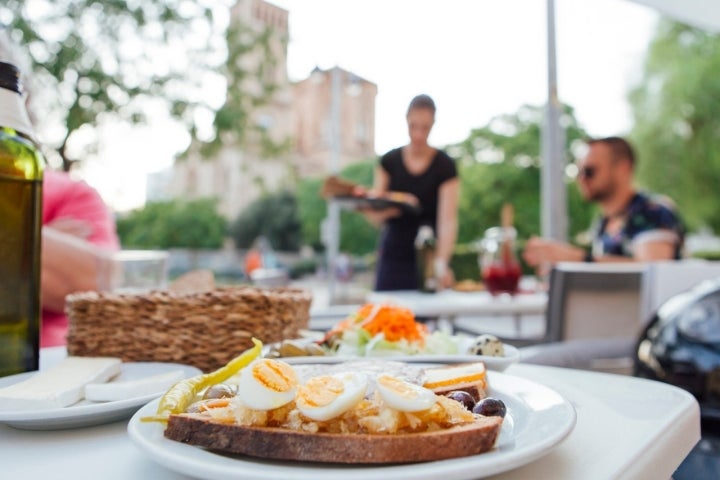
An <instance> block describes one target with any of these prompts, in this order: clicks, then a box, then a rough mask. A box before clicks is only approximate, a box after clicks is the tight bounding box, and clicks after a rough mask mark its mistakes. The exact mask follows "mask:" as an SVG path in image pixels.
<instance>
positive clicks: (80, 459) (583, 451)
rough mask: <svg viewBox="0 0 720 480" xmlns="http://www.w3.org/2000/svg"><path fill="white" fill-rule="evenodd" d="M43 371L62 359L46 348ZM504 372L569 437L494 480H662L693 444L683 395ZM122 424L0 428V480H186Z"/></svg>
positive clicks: (624, 383)
mask: <svg viewBox="0 0 720 480" xmlns="http://www.w3.org/2000/svg"><path fill="white" fill-rule="evenodd" d="M48 350H49V351H50V352H49V353H50V354H51V358H50V360H48V355H47V353H48V352H47V351H45V352H44V353H46V355H44V357H43V362H42V364H41V366H42V367H47V365H49V364H50V363H51V361H56V360H57V359H58V358H62V355H63V354H64V352H61V351H59V350H57V349H48ZM505 373H507V374H509V375H516V376H519V377H523V378H527V379H529V380H533V381H536V382H538V383H541V384H544V385H547V386H549V387H551V388H553V389H555V390H556V391H558V392H559V393H560V394H561V395H563V396H564V397H565V398H566V399H567V400H568V401H570V402H571V403H572V404H573V406H574V407H575V409H576V410H577V424H576V426H575V429H574V430H573V432H572V433H571V434H570V436H569V437H568V438H567V439H566V440H565V441H564V442H563V443H562V444H560V445H559V446H558V447H557V448H555V449H554V450H553V451H551V452H550V453H549V454H548V455H546V456H544V457H541V458H540V459H538V460H536V461H534V462H532V463H530V464H528V465H526V466H524V467H520V468H518V469H515V470H511V471H509V472H506V473H503V474H500V475H496V476H493V477H491V478H492V479H495V480H521V479H528V478H542V479H546V478H547V479H550V478H551V479H553V480H575V479H579V478H582V479H583V480H594V479H598V480H600V479H602V480H605V479H628V480H629V479H632V480H643V479H647V480H658V479H668V478H670V476H671V475H672V473H673V472H674V471H675V469H676V468H677V466H678V465H679V464H680V462H681V461H682V460H683V459H684V458H685V456H686V455H687V453H688V452H689V451H690V450H691V448H692V447H693V446H694V445H695V443H696V442H697V441H698V440H699V439H700V411H699V407H698V404H697V402H696V401H695V399H694V398H693V397H692V396H691V395H689V394H688V393H687V392H685V391H684V390H681V389H679V388H677V387H673V386H670V385H666V384H663V383H659V382H653V381H649V380H643V379H637V378H633V377H626V376H620V375H609V374H604V373H594V372H586V371H581V370H569V369H562V368H554V367H543V366H537V365H523V364H516V365H513V366H511V367H510V368H509V369H508V370H507V371H506V372H505ZM126 428H127V422H125V421H122V422H115V423H111V424H107V425H100V426H97V427H89V428H82V429H76V430H57V431H46V432H43V431H24V430H16V429H13V428H11V427H8V426H5V425H0V458H2V461H1V465H2V477H3V478H22V479H24V480H35V479H37V480H48V479H54V478H71V479H73V480H84V479H92V480H96V479H99V478H101V479H103V480H116V479H117V480H126V479H145V478H148V479H150V478H152V479H153V480H164V479H168V480H169V479H184V478H189V477H186V476H183V475H179V474H177V473H175V472H172V471H170V470H167V469H165V468H163V467H161V466H160V465H159V464H156V463H154V462H153V461H152V460H150V459H149V458H148V457H146V456H144V455H143V454H142V452H140V451H139V450H138V449H137V448H135V446H134V444H133V443H132V442H131V441H130V439H129V437H128V436H127V433H126Z"/></svg>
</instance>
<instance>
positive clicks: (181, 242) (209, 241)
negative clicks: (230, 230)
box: [117, 199, 227, 249]
mask: <svg viewBox="0 0 720 480" xmlns="http://www.w3.org/2000/svg"><path fill="white" fill-rule="evenodd" d="M117 230H118V235H119V236H120V241H121V243H122V245H123V247H125V248H161V249H167V248H192V249H201V248H208V249H214V248H220V247H222V244H223V240H224V238H225V233H226V230H227V221H226V220H225V218H224V217H223V216H221V215H220V214H219V213H218V211H217V202H216V201H215V200H211V199H202V200H194V201H190V202H184V201H172V202H151V203H148V204H147V205H146V206H145V207H144V208H142V209H140V210H135V211H133V212H130V213H129V214H128V215H126V216H124V217H121V218H118V220H117Z"/></svg>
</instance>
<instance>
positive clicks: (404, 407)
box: [377, 374, 435, 412]
mask: <svg viewBox="0 0 720 480" xmlns="http://www.w3.org/2000/svg"><path fill="white" fill-rule="evenodd" d="M377 389H378V392H380V396H381V397H382V399H383V401H384V402H385V404H386V405H387V406H389V407H390V408H394V409H395V410H399V411H401V412H419V411H421V410H427V409H428V408H430V407H432V406H433V405H434V404H435V392H433V391H432V390H428V389H427V388H424V387H421V386H420V385H416V384H414V383H409V382H406V381H404V380H401V379H399V378H397V377H393V376H391V375H387V374H383V375H380V376H379V377H378V378H377Z"/></svg>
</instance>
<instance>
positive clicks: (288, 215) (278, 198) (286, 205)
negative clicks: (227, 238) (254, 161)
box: [230, 191, 301, 252]
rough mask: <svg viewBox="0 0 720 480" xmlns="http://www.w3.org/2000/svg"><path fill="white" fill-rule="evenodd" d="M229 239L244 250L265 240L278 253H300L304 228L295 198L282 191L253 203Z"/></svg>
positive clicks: (238, 221)
mask: <svg viewBox="0 0 720 480" xmlns="http://www.w3.org/2000/svg"><path fill="white" fill-rule="evenodd" d="M230 235H231V236H232V238H233V239H234V240H235V245H237V246H238V247H241V248H249V247H250V246H251V245H252V244H253V242H254V241H255V239H256V238H258V237H260V236H264V237H266V238H267V239H268V241H269V242H270V245H272V247H273V248H274V249H276V250H282V251H288V252H290V251H293V252H294V251H298V250H299V249H300V244H301V227H300V217H299V213H298V203H297V199H296V197H295V194H294V193H292V192H289V191H281V192H278V193H273V194H268V195H265V196H263V197H261V198H259V199H258V200H256V201H255V202H253V203H251V204H250V206H248V207H247V208H246V209H245V210H243V212H242V213H241V214H240V215H239V216H238V218H237V219H236V220H235V221H234V222H233V224H232V226H231V227H230Z"/></svg>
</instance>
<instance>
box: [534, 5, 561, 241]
mask: <svg viewBox="0 0 720 480" xmlns="http://www.w3.org/2000/svg"><path fill="white" fill-rule="evenodd" d="M547 62H548V99H547V105H546V107H545V120H544V122H543V125H542V137H541V142H540V143H541V150H542V153H541V160H542V169H541V180H540V205H541V212H540V213H541V215H540V218H541V228H542V230H541V232H542V236H543V237H547V238H553V239H555V240H559V241H566V240H567V191H566V185H565V179H564V177H565V155H564V152H565V130H564V129H563V127H562V125H561V124H560V115H561V113H562V111H561V110H562V106H561V105H560V100H559V99H558V87H557V71H556V70H557V65H556V58H555V1H554V0H547Z"/></svg>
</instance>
